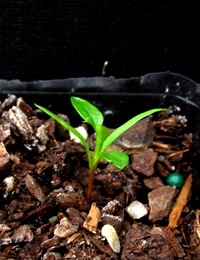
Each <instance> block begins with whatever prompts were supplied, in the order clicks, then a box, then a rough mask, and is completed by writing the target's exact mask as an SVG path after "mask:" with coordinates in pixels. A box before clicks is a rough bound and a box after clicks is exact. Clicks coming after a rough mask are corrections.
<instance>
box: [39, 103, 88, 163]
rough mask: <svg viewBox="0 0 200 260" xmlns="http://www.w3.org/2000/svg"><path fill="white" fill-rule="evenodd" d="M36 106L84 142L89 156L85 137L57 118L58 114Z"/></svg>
mask: <svg viewBox="0 0 200 260" xmlns="http://www.w3.org/2000/svg"><path fill="white" fill-rule="evenodd" d="M35 106H36V107H37V108H39V109H40V110H41V111H43V112H44V113H45V114H47V115H48V116H50V117H51V118H53V119H54V120H55V121H56V122H58V123H59V124H61V125H62V126H63V127H65V128H66V129H68V130H69V131H70V132H72V133H73V134H74V135H75V136H77V137H78V138H79V139H80V141H81V142H82V144H83V146H84V147H85V150H86V152H87V155H89V153H90V152H89V146H88V144H87V142H86V140H85V139H84V137H83V136H82V135H81V134H80V133H79V132H78V131H77V130H76V129H75V128H74V127H72V126H71V125H70V124H68V123H67V122H65V121H64V120H63V119H62V118H60V117H59V116H57V115H56V114H54V113H53V112H51V111H50V110H48V109H47V108H45V107H42V106H40V105H37V104H35ZM88 160H89V161H90V158H88Z"/></svg>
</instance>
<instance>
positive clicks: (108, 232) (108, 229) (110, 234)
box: [101, 224, 121, 253]
mask: <svg viewBox="0 0 200 260" xmlns="http://www.w3.org/2000/svg"><path fill="white" fill-rule="evenodd" d="M101 235H102V236H103V237H105V238H106V240H107V241H108V244H109V245H110V247H111V248H112V250H113V251H114V252H115V253H120V249H121V246H120V241H119V237H118V235H117V232H116V230H115V229H114V227H113V226H111V225H109V224H106V225H104V226H103V227H102V229H101Z"/></svg>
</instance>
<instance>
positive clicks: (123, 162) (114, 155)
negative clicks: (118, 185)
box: [101, 152, 129, 169]
mask: <svg viewBox="0 0 200 260" xmlns="http://www.w3.org/2000/svg"><path fill="white" fill-rule="evenodd" d="M101 157H102V158H104V159H105V160H106V161H107V162H112V163H113V164H114V165H115V166H116V167H117V168H119V169H123V168H124V167H126V166H127V165H128V164H129V157H128V155H127V154H126V153H123V152H105V153H103V154H101Z"/></svg>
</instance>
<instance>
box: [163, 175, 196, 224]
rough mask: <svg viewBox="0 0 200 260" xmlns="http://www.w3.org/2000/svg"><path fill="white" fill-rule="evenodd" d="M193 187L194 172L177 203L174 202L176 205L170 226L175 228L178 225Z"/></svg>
mask: <svg viewBox="0 0 200 260" xmlns="http://www.w3.org/2000/svg"><path fill="white" fill-rule="evenodd" d="M191 187H192V174H189V176H188V177H187V179H186V181H185V184H184V185H183V187H182V190H181V192H180V194H179V196H178V198H177V200H176V203H175V204H174V207H173V209H172V211H171V213H170V215H169V224H168V227H170V228H175V227H176V226H177V222H178V220H179V218H180V215H181V212H182V210H183V208H184V207H185V205H186V204H187V198H188V195H189V193H190V189H191Z"/></svg>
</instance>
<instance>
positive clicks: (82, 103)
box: [71, 97, 104, 130]
mask: <svg viewBox="0 0 200 260" xmlns="http://www.w3.org/2000/svg"><path fill="white" fill-rule="evenodd" d="M71 103H72V105H73V107H74V108H75V109H76V111H77V112H78V113H79V115H80V116H81V117H82V118H83V120H84V121H85V122H86V123H88V124H90V125H92V127H93V128H94V129H95V130H96V125H102V124H103V120H104V118H103V114H102V113H101V112H100V111H99V109H98V108H97V107H95V106H94V105H92V104H91V103H90V102H88V101H87V100H85V99H82V98H79V97H71Z"/></svg>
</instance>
